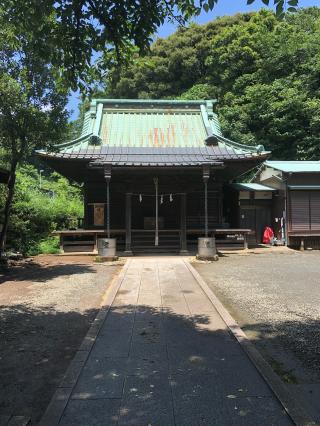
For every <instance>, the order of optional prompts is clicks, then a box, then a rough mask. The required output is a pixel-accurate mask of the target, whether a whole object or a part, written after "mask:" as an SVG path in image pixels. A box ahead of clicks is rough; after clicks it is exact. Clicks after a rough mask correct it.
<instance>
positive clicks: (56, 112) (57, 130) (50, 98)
mask: <svg viewBox="0 0 320 426" xmlns="http://www.w3.org/2000/svg"><path fill="white" fill-rule="evenodd" d="M53 23H54V19H53V18H52V17H51V16H50V15H47V16H43V17H42V19H41V20H38V22H37V26H36V27H34V28H25V29H24V31H23V32H21V28H20V23H19V22H17V21H14V20H12V17H10V18H9V17H8V16H7V10H6V8H2V7H1V3H0V150H1V153H3V154H4V161H5V162H6V163H7V165H8V170H9V172H10V176H9V181H8V190H7V194H6V199H5V203H4V212H3V222H2V224H3V226H2V229H1V232H0V255H1V256H2V254H3V253H4V251H5V242H6V234H7V230H8V224H9V220H10V210H11V206H12V200H13V196H14V192H15V182H16V171H17V167H18V166H19V165H21V164H23V163H24V162H25V161H26V160H27V159H28V158H29V156H30V155H31V154H32V153H33V151H34V150H35V149H37V148H40V147H41V148H47V149H50V148H51V147H53V145H54V144H55V143H57V142H59V141H60V140H61V139H63V138H64V137H65V135H66V132H67V113H66V110H65V105H66V103H67V90H66V89H65V87H64V85H62V84H60V79H59V78H58V70H57V69H56V68H55V67H54V66H53V64H52V61H51V58H50V57H47V55H46V54H45V50H44V46H43V45H41V43H39V40H40V39H41V37H42V35H43V34H46V33H47V32H50V30H51V28H52V25H53ZM47 50H50V49H49V48H48V49H47ZM1 160H2V159H1Z"/></svg>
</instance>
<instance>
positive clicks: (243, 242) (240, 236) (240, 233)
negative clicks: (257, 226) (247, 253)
mask: <svg viewBox="0 0 320 426" xmlns="http://www.w3.org/2000/svg"><path fill="white" fill-rule="evenodd" d="M250 233H251V229H238V228H225V229H221V228H217V229H213V230H212V235H213V236H214V237H215V238H216V244H217V246H219V245H224V246H227V247H228V246H230V248H239V246H240V247H242V248H243V249H244V250H246V249H247V248H248V235H249V234H250ZM219 236H222V237H224V238H217V237H219Z"/></svg>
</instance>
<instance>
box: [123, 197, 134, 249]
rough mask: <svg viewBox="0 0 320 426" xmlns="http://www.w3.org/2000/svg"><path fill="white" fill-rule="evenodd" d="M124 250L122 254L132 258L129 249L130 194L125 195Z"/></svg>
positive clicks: (130, 222) (130, 223)
mask: <svg viewBox="0 0 320 426" xmlns="http://www.w3.org/2000/svg"><path fill="white" fill-rule="evenodd" d="M125 209H126V248H125V252H124V254H125V255H126V256H132V249H131V225H132V220H131V218H132V213H131V212H132V194H131V193H130V192H127V193H126V205H125Z"/></svg>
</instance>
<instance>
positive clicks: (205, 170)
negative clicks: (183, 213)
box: [202, 165, 210, 238]
mask: <svg viewBox="0 0 320 426" xmlns="http://www.w3.org/2000/svg"><path fill="white" fill-rule="evenodd" d="M202 172H203V175H202V178H203V183H204V236H205V237H206V238H207V237H208V234H209V232H208V228H209V226H208V222H209V221H208V180H209V177H210V166H208V165H205V166H203V170H202Z"/></svg>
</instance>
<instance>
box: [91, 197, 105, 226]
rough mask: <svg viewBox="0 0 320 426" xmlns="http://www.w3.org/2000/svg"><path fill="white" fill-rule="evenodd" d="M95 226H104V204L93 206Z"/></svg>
mask: <svg viewBox="0 0 320 426" xmlns="http://www.w3.org/2000/svg"><path fill="white" fill-rule="evenodd" d="M93 224H94V226H104V204H102V203H101V204H94V205H93Z"/></svg>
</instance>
